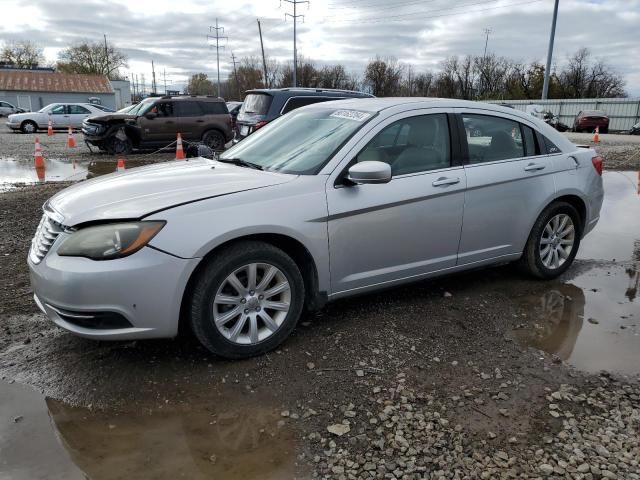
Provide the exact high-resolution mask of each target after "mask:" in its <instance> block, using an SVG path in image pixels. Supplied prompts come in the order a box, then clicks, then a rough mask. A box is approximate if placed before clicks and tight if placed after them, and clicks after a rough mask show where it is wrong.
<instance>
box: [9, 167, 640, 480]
mask: <svg viewBox="0 0 640 480" xmlns="http://www.w3.org/2000/svg"><path fill="white" fill-rule="evenodd" d="M16 161H17V162H19V161H20V160H16ZM634 175H636V172H622V173H618V172H606V173H605V176H604V180H605V190H606V200H605V204H604V207H603V212H602V220H601V222H600V223H599V224H598V226H597V228H596V230H595V231H594V232H593V233H592V234H590V235H589V236H588V237H587V238H586V239H585V241H584V243H583V245H582V246H581V250H580V253H579V258H578V260H576V262H575V264H574V265H573V266H572V268H570V269H569V270H568V272H567V273H566V274H565V275H564V276H563V277H561V278H560V279H558V280H556V281H552V282H539V281H534V280H531V279H529V278H527V277H525V276H523V275H522V274H520V273H519V272H518V271H517V270H516V269H515V268H513V267H511V266H503V267H497V268H491V269H484V270H478V271H474V272H468V273H464V274H459V275H455V276H450V277H446V278H440V279H435V280H431V281H425V282H421V283H418V284H415V285H411V286H406V287H402V288H398V289H394V290H389V291H385V292H379V293H376V294H372V295H366V296H362V297H357V298H353V299H349V300H343V301H340V302H337V303H335V304H330V305H329V306H327V307H326V308H325V309H324V310H323V311H322V312H320V313H318V314H314V315H306V316H305V317H303V318H302V320H301V322H300V324H299V326H298V328H297V330H296V331H295V332H294V334H293V336H292V337H291V338H290V339H289V340H288V341H287V342H286V343H285V344H284V345H283V347H282V348H281V349H280V350H278V351H276V352H272V353H270V354H267V355H264V356H262V357H259V358H255V359H251V360H247V361H238V362H227V361H223V360H220V359H218V358H216V357H214V356H212V355H210V354H209V353H207V352H206V351H205V350H204V349H203V348H202V347H200V346H199V345H198V344H197V342H196V341H195V340H194V339H193V338H190V337H188V336H187V337H183V338H178V339H174V340H160V341H147V342H114V343H97V342H93V341H88V340H83V339H80V338H76V337H74V336H72V335H70V334H67V333H65V332H63V331H61V330H60V329H58V328H57V327H55V326H54V325H53V324H52V323H51V322H49V321H48V320H47V319H46V318H44V317H43V316H42V315H41V314H40V313H39V312H38V310H37V308H36V307H35V305H34V304H33V301H32V299H31V290H30V286H29V281H28V271H27V266H26V255H27V251H28V247H29V242H30V239H31V236H32V234H33V231H34V230H35V227H36V225H37V222H38V220H39V218H40V215H41V210H40V208H41V205H42V203H43V202H44V201H45V200H46V198H48V197H49V196H51V195H52V194H54V193H55V192H56V191H57V190H59V189H60V188H63V187H64V186H65V185H66V183H64V182H63V183H49V182H47V183H43V184H36V185H14V187H13V189H12V190H11V191H6V192H4V193H0V231H1V232H2V235H0V272H2V277H1V278H0V378H1V379H2V382H0V478H12V479H14V478H17V479H22V478H24V479H31V478H47V479H49V478H54V479H55V478H60V479H62V478H64V479H66V478H71V479H73V478H92V479H102V478H106V479H112V478H113V479H115V478H225V479H226V478H230V479H233V478H246V479H263V478H274V479H275V478H311V477H312V476H313V472H315V471H317V470H316V465H318V463H317V462H316V458H322V459H325V458H328V456H329V453H326V454H325V453H324V452H333V453H331V455H334V454H335V444H334V447H332V446H331V444H332V441H333V440H332V437H331V435H330V434H328V433H327V426H328V425H331V424H335V423H341V422H342V421H343V420H344V419H345V417H347V415H346V412H352V411H356V412H360V413H357V414H356V415H357V417H356V418H352V417H351V416H350V415H351V413H349V416H348V418H350V419H351V420H350V421H351V422H352V427H351V428H352V431H351V434H350V436H349V443H348V445H347V447H345V448H349V449H352V450H358V451H367V450H368V449H370V448H373V447H369V445H367V444H366V441H367V440H366V438H367V437H364V436H363V435H364V433H363V432H366V431H369V430H371V429H372V428H375V427H371V426H370V423H369V420H368V417H367V416H365V413H366V412H367V411H368V410H372V411H375V410H376V409H377V408H378V407H379V405H378V403H379V399H376V398H375V396H374V395H372V392H375V391H382V392H389V394H390V395H391V398H393V396H394V395H395V394H394V393H393V392H395V391H396V390H395V389H396V387H397V386H398V382H402V384H404V385H406V386H407V387H410V388H411V389H413V390H415V391H417V392H420V393H419V395H421V397H420V399H419V400H418V401H419V402H421V403H420V405H422V406H424V405H430V403H428V402H432V401H433V402H436V403H435V405H439V407H438V408H441V409H443V410H441V411H442V412H444V411H445V410H446V414H447V416H448V418H449V419H450V420H451V429H453V427H454V423H455V422H457V423H459V424H460V425H461V428H462V429H463V433H464V435H465V436H467V437H468V438H470V439H472V440H473V442H474V443H473V444H468V445H467V444H466V446H465V447H464V448H465V449H468V448H471V447H470V445H473V449H474V450H470V451H467V454H468V455H471V453H470V452H471V451H477V452H478V454H479V455H481V457H484V456H487V455H488V456H492V455H493V454H494V453H495V450H496V449H498V448H502V449H504V450H508V451H510V449H513V448H518V446H519V445H522V446H523V448H526V446H527V445H530V444H534V443H533V442H540V443H544V438H545V436H546V435H549V434H550V432H551V433H553V432H557V431H558V430H559V429H561V425H560V424H559V423H558V422H557V421H555V419H553V418H547V417H546V416H544V415H543V414H542V413H540V412H544V411H546V408H547V407H546V403H547V401H546V400H545V397H546V396H547V395H548V394H549V392H550V391H552V389H555V388H559V386H560V385H561V384H568V385H574V386H578V387H580V386H582V385H585V384H589V383H595V384H602V381H601V378H604V377H597V376H595V375H594V373H593V372H598V371H600V370H607V372H608V373H607V376H614V377H616V378H618V379H619V381H620V382H623V384H624V385H625V388H627V389H629V391H631V392H635V393H633V394H630V395H633V398H638V388H639V387H638V385H639V384H638V380H640V378H639V376H640V368H639V367H638V358H640V337H639V336H638V333H639V329H638V322H639V316H640V312H639V310H640V308H639V303H638V302H639V300H638V297H637V294H638V292H637V288H638V282H639V280H638V278H639V273H638V272H640V222H638V221H637V219H638V218H640V197H639V196H638V189H637V183H636V182H635V181H634V179H635V178H637V177H634ZM590 320H591V321H590ZM623 327H624V328H623ZM607 378H608V377H607ZM18 384H22V385H18ZM25 385H28V386H25ZM503 385H505V386H506V387H503ZM398 388H399V387H398ZM398 391H399V390H398ZM506 391H508V392H509V395H508V396H507V397H499V396H498V394H499V392H506ZM463 392H464V393H463ZM467 392H468V393H467ZM399 395H400V394H398V397H397V401H400V400H401V398H400V396H399ZM427 397H429V398H433V400H428V401H427V400H426V398H427ZM501 398H507V400H504V399H501ZM610 408H611V409H615V406H614V405H612V406H611V407H610ZM505 409H508V411H509V412H513V413H514V414H510V415H505V414H504V413H503V412H502V410H505ZM515 412H518V414H517V415H516V414H515ZM576 415H577V416H578V417H579V415H578V414H577V413H576ZM360 417H362V418H360ZM367 429H369V430H367ZM452 431H453V430H452ZM490 433H491V435H493V437H491V438H495V443H493V444H491V443H487V442H486V441H485V439H486V438H488V437H487V435H489V434H490ZM511 438H516V442H515V443H511V440H510V439H511ZM363 439H365V440H363ZM362 442H365V443H362ZM445 447H446V445H445ZM445 447H443V448H445ZM448 451H451V452H453V451H454V450H453V447H452V449H451V450H448ZM318 461H319V462H320V463H321V464H322V463H323V462H325V460H318ZM327 478H340V475H339V474H335V475H333V474H331V475H329V476H328V477H327ZM427 478H431V477H427ZM475 478H477V476H476V477H475Z"/></svg>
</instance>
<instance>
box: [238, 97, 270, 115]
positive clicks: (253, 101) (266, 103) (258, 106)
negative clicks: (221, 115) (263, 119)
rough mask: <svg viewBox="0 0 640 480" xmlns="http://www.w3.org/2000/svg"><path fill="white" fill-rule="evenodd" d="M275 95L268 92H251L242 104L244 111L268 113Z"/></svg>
mask: <svg viewBox="0 0 640 480" xmlns="http://www.w3.org/2000/svg"><path fill="white" fill-rule="evenodd" d="M272 99H273V97H272V96H271V95H267V94H266V93H250V94H249V95H247V98H245V99H244V103H243V104H242V110H241V112H242V113H250V114H253V115H266V114H267V112H268V111H269V107H270V106H271V100H272Z"/></svg>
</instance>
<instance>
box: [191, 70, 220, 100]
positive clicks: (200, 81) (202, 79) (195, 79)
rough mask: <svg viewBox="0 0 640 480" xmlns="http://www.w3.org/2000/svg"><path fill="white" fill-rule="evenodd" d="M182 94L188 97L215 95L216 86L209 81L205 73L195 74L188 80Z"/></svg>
mask: <svg viewBox="0 0 640 480" xmlns="http://www.w3.org/2000/svg"><path fill="white" fill-rule="evenodd" d="M184 93H186V94H188V95H215V94H216V86H215V85H214V84H213V82H212V81H211V80H209V77H208V76H207V74H206V73H196V74H194V75H191V78H189V83H187V88H185V91H184Z"/></svg>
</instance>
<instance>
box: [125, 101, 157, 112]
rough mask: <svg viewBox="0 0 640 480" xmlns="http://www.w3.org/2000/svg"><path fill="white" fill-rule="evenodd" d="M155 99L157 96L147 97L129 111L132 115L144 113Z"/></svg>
mask: <svg viewBox="0 0 640 480" xmlns="http://www.w3.org/2000/svg"><path fill="white" fill-rule="evenodd" d="M155 100H156V99H155V98H145V99H144V100H143V101H141V102H140V103H138V104H137V105H134V107H133V108H132V109H131V110H129V111H128V112H127V113H128V114H130V115H144V114H145V113H147V110H149V109H150V108H151V105H153V103H154V101H155Z"/></svg>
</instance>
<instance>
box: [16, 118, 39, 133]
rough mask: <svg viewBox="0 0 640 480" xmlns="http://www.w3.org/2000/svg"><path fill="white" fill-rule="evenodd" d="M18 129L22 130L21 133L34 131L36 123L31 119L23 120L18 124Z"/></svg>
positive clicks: (36, 129) (36, 126) (36, 127)
mask: <svg viewBox="0 0 640 480" xmlns="http://www.w3.org/2000/svg"><path fill="white" fill-rule="evenodd" d="M20 130H22V133H36V132H37V131H38V125H37V124H36V122H32V121H31V120H25V121H24V122H22V124H21V125H20Z"/></svg>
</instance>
